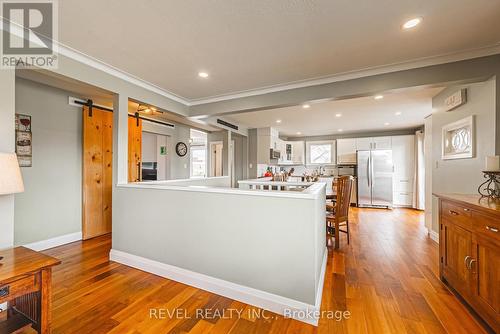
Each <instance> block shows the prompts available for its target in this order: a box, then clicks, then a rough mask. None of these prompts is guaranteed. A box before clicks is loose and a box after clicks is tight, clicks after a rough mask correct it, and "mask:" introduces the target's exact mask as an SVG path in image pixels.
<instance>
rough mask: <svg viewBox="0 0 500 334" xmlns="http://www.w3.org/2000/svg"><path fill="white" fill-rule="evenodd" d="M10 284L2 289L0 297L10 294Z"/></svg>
mask: <svg viewBox="0 0 500 334" xmlns="http://www.w3.org/2000/svg"><path fill="white" fill-rule="evenodd" d="M9 290H10V289H9V286H6V287H3V288H1V289H0V297H6V296H8V295H9Z"/></svg>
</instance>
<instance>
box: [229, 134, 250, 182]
mask: <svg viewBox="0 0 500 334" xmlns="http://www.w3.org/2000/svg"><path fill="white" fill-rule="evenodd" d="M231 139H232V140H234V176H235V182H236V183H235V184H236V185H237V184H238V181H239V180H245V179H247V178H248V173H247V164H248V152H247V137H244V136H240V135H237V134H234V133H233V134H232V136H231Z"/></svg>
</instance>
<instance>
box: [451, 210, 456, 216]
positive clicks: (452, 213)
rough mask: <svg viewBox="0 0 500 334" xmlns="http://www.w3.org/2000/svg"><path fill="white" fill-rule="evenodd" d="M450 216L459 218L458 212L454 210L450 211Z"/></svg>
mask: <svg viewBox="0 0 500 334" xmlns="http://www.w3.org/2000/svg"><path fill="white" fill-rule="evenodd" d="M450 215H453V216H458V212H456V211H453V210H450Z"/></svg>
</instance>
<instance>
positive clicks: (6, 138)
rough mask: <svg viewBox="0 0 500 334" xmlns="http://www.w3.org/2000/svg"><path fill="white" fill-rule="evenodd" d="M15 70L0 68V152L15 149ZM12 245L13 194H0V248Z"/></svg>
mask: <svg viewBox="0 0 500 334" xmlns="http://www.w3.org/2000/svg"><path fill="white" fill-rule="evenodd" d="M15 83H16V78H15V72H14V70H7V69H0V152H9V153H11V152H14V151H15V144H14V142H15V110H16V109H15V101H16V96H15V89H16V87H15ZM13 245H14V195H0V249H3V248H8V247H11V246H13Z"/></svg>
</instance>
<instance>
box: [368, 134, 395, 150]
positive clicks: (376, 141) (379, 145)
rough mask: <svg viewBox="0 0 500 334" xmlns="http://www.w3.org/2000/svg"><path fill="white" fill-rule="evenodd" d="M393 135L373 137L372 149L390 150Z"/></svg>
mask: <svg viewBox="0 0 500 334" xmlns="http://www.w3.org/2000/svg"><path fill="white" fill-rule="evenodd" d="M392 138H393V137H373V138H372V150H390V149H391V148H392Z"/></svg>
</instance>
